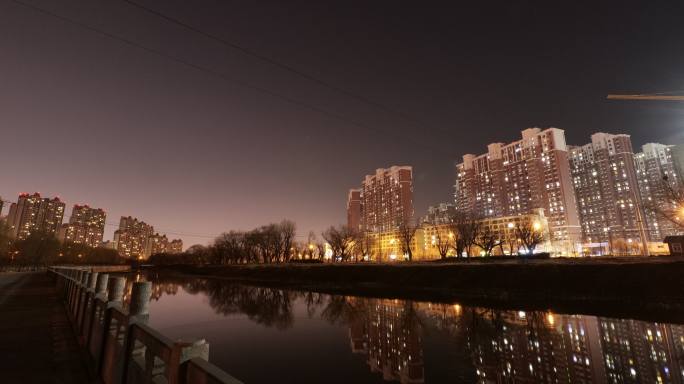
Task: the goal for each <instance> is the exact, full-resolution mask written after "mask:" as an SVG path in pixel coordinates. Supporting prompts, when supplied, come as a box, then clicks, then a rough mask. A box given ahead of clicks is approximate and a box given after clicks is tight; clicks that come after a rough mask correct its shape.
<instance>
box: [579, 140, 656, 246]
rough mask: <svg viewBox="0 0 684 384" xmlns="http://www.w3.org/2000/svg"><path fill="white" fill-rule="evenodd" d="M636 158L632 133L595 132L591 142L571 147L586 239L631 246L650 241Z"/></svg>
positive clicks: (592, 241)
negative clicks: (646, 228) (638, 180)
mask: <svg viewBox="0 0 684 384" xmlns="http://www.w3.org/2000/svg"><path fill="white" fill-rule="evenodd" d="M634 160H635V159H634V152H633V150H632V143H631V140H630V137H629V135H624V134H619V135H613V134H608V133H595V134H593V135H592V136H591V143H588V144H586V145H583V146H579V147H572V149H571V168H572V177H573V185H574V189H575V194H576V197H577V203H578V206H579V213H580V218H581V223H582V234H583V237H584V241H585V242H587V243H606V244H608V246H609V247H616V246H618V245H619V246H623V245H624V247H628V246H629V245H631V244H633V245H634V246H639V244H645V243H646V242H647V241H648V236H647V234H646V231H645V226H646V223H645V220H644V217H643V216H644V211H643V206H642V202H641V197H640V193H639V186H638V182H637V172H636V166H635V161H634ZM623 243H624V244H623Z"/></svg>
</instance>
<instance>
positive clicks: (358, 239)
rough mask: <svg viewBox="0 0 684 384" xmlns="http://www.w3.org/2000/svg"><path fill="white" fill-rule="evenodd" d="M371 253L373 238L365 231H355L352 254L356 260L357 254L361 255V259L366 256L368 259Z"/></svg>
mask: <svg viewBox="0 0 684 384" xmlns="http://www.w3.org/2000/svg"><path fill="white" fill-rule="evenodd" d="M372 253H373V239H372V238H371V235H370V233H368V232H365V231H356V233H355V239H354V255H355V257H356V261H358V257H359V256H361V258H362V259H363V258H364V257H366V256H368V259H369V260H370V259H371V257H372Z"/></svg>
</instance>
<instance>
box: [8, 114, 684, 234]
mask: <svg viewBox="0 0 684 384" xmlns="http://www.w3.org/2000/svg"><path fill="white" fill-rule="evenodd" d="M553 130H556V131H558V132H560V133H559V135H560V140H561V141H562V143H561V144H562V146H563V147H567V152H568V155H566V156H568V157H569V156H570V154H572V153H575V152H577V151H580V150H581V149H582V148H586V147H587V146H591V143H590V144H587V145H578V144H576V143H565V139H564V136H565V131H564V130H562V129H558V128H556V127H550V128H543V129H541V128H537V127H534V128H528V129H525V130H523V131H522V134H523V137H524V135H525V132H530V133H528V135H543V134H544V133H545V132H551V131H553ZM552 136H553V135H552ZM594 137H601V138H602V139H601V140H605V139H604V138H605V137H608V138H615V137H621V138H624V140H626V142H624V143H625V144H626V145H628V146H629V148H628V151H629V153H630V155H629V156H630V161H631V162H632V163H633V165H634V166H635V167H636V166H638V164H639V163H643V162H644V160H641V161H637V159H638V158H639V156H643V153H644V152H639V151H638V150H634V149H633V148H637V149H639V150H641V151H656V152H657V151H662V150H664V148H671V149H672V152H673V157H674V153H676V154H677V156H676V157H674V163H675V164H670V166H675V167H676V166H677V162H678V161H679V162H681V161H682V159H684V151H683V149H684V145H673V144H662V143H655V142H653V141H647V142H646V143H644V144H643V145H640V146H636V145H633V143H631V135H629V134H625V133H605V132H596V133H593V134H591V138H592V140H595V139H594ZM522 142H523V141H520V140H519V141H512V142H511V143H509V144H504V143H501V142H498V141H495V142H493V143H490V144H488V145H487V146H486V147H487V148H488V149H489V150H490V151H494V152H492V153H496V152H497V151H502V149H501V148H502V147H503V148H504V149H505V148H508V147H511V148H513V146H514V145H516V143H522ZM566 144H567V145H566ZM595 145H596V144H595ZM604 145H605V144H604ZM623 145H624V144H623ZM482 146H483V147H484V144H483V145H482ZM471 152H472V151H471ZM475 152H477V151H475ZM503 152H505V151H502V153H503ZM485 155H486V154H483V155H477V156H475V155H472V154H471V153H465V154H463V156H462V159H466V158H467V159H468V161H469V162H475V161H476V160H477V159H480V158H483V157H484V156H485ZM490 155H491V153H490ZM650 156H651V157H652V156H657V155H650ZM668 156H669V155H668ZM489 157H490V156H487V158H489ZM568 161H569V162H570V163H571V164H572V163H573V161H572V160H571V159H570V157H569V160H568ZM671 161H672V160H671ZM635 162H636V163H635ZM641 166H642V167H643V166H645V165H643V164H642V165H641ZM462 167H463V163H458V164H456V165H455V166H454V180H456V185H458V180H459V179H460V177H459V174H460V173H459V172H460V171H459V169H461V168H462ZM651 167H653V166H651ZM658 167H660V166H658ZM403 168H407V169H408V170H409V171H408V172H409V175H411V174H412V173H413V167H412V166H403V167H401V166H399V167H398V166H391V167H389V168H387V169H382V168H378V169H376V172H381V171H382V172H389V171H390V170H391V169H392V170H394V169H403ZM570 169H572V175H573V176H575V173H574V172H575V169H574V168H573V166H572V165H570ZM658 169H660V168H658ZM668 169H669V172H673V171H676V170H675V169H671V168H668ZM635 172H636V168H634V167H633V168H632V173H634V175H633V177H636V173H635ZM642 172H645V170H643V171H642ZM679 172H680V171H676V172H675V173H674V174H675V175H678V173H679ZM366 173H369V172H366ZM656 173H658V172H651V176H650V177H651V178H653V175H655V174H656ZM644 175H645V174H644ZM374 177H375V174H373V175H366V176H365V177H364V180H363V182H364V183H365V182H367V181H368V180H369V178H371V179H372V178H374ZM679 177H681V176H679ZM507 182H508V180H507ZM634 182H636V180H634ZM649 182H650V184H649V185H651V184H653V185H654V186H655V183H657V182H658V180H657V177H656V180H649ZM567 183H568V184H570V180H568V181H567ZM639 184H640V188H641V182H640V183H639ZM410 185H411V190H410V197H409V199H410V201H411V205H412V207H411V210H412V213H411V215H410V217H411V220H412V221H416V223H415V224H419V223H418V221H419V220H418V218H421V217H423V216H424V214H425V213H427V212H428V211H429V209H430V208H432V207H433V205H435V204H443V203H440V202H430V203H429V206H427V207H426V208H425V209H423V210H421V211H418V210H414V209H413V201H414V200H415V199H414V196H420V187H419V193H418V194H416V195H414V188H413V180H412V177H411V181H410ZM657 187H660V186H657ZM450 188H451V196H450V197H451V199H445V201H447V202H448V203H449V204H453V203H456V205H458V199H459V197H458V196H454V195H453V192H454V185H451V186H450ZM660 188H661V187H660ZM362 190H363V188H361V189H359V188H356V189H355V188H352V189H349V188H347V191H348V192H347V203H346V208H345V212H344V213H343V216H342V217H341V218H340V219H339V220H338V221H337V222H335V221H334V219H333V220H331V221H329V222H328V223H327V224H324V226H323V227H322V228H320V229H310V230H304V229H302V228H301V227H300V228H298V231H297V238H298V239H300V240H301V239H302V238H305V237H306V236H307V233H309V231H314V233H320V232H321V231H322V230H323V229H325V228H327V227H328V226H330V225H337V224H349V223H350V217H349V214H350V211H349V204H350V201H351V200H350V199H352V193H353V192H357V193H359V192H361V191H362ZM34 194H39V195H40V192H34ZM570 194H571V197H572V198H573V199H575V198H576V199H577V200H578V201H577V203H576V204H577V209H578V212H579V210H580V201H579V199H580V198H581V192H580V190H577V189H572V188H571V192H570ZM643 194H644V191H641V192H640V193H639V195H640V197H642V195H643ZM18 195H19V197H20V198H21V196H23V195H26V196H29V195H31V194H29V193H28V192H20V193H19V194H18ZM0 196H2V195H0ZM31 196H33V195H31ZM54 196H55V197H53V198H51V199H56V200H58V201H61V202H62V204H64V203H66V202H67V201H66V200H64V199H62V198H61V197H60V196H59V195H54ZM362 196H363V193H361V194H360V195H358V196H357V197H356V199H359V198H362ZM643 198H646V197H645V196H643ZM2 199H3V203H4V205H0V217H2V216H8V214H9V209H10V207H11V204H12V203H13V201H11V200H9V199H8V198H7V197H4V196H3V197H2ZM640 204H642V203H640ZM342 205H344V202H342ZM67 207H69V208H67ZM74 207H89V204H87V203H76V204H73V206H72V205H70V203H69V204H66V206H65V207H64V208H63V212H62V215H63V218H64V221H63V222H64V224H68V221H67V220H66V218H67V217H68V216H70V215H72V214H73V208H74ZM359 207H360V206H359ZM523 208H524V207H523ZM358 209H359V214H361V211H360V209H361V208H358ZM499 209H503V208H499ZM642 209H643V208H642ZM518 210H519V208H518ZM105 211H106V209H105ZM523 211H524V214H526V213H530V212H531V211H529V210H527V209H523V210H522V211H521V212H523ZM502 212H503V210H502ZM516 212H517V211H516ZM645 213H646V212H645ZM518 214H523V213H518ZM547 214H548V213H547ZM649 214H651V215H653V214H654V213H649ZM127 216H128V217H130V216H135V217H138V216H140V215H135V214H128V215H113V216H111V217H121V218H122V219H123V218H124V217H127ZM489 216H491V217H504V216H505V215H503V214H502V213H499V212H498V213H493V214H487V213H485V214H483V217H489ZM143 220H147V219H143ZM358 220H361V218H360V217H359V219H358ZM652 220H655V216H653V219H652ZM361 221H362V220H361ZM580 221H581V220H580ZM644 221H646V220H645V218H644ZM651 222H652V221H651ZM651 222H648V225H649V226H650V225H652V224H651ZM658 222H659V224H660V225H663V224H665V225H667V224H666V220H661V219H660V218H659V219H658ZM585 224H586V223H585ZM118 227H119V223H115V222H114V221H111V220H108V221H107V222H106V223H105V230H104V234H103V240H104V241H105V242H106V241H112V240H113V239H114V236H115V232H116V230H117V228H118ZM160 228H161V227H160ZM603 228H604V227H603V226H601V228H599V231H600V230H602V229H603ZM234 229H236V228H219V229H217V230H216V232H211V233H192V232H186V231H185V230H184V227H180V228H168V229H166V230H164V229H158V231H160V232H162V233H163V234H167V235H170V236H172V237H178V238H180V239H181V240H182V241H183V244H184V248H187V247H189V246H191V245H193V244H203V245H206V244H209V243H211V241H212V240H213V239H214V238H216V237H217V236H219V235H220V234H221V233H224V232H227V231H229V230H234ZM239 229H242V228H239ZM647 231H649V232H654V230H653V229H647ZM59 232H60V231H59V229H58V230H57V231H55V234H56V235H58V237H61V236H63V234H59ZM655 232H657V231H655ZM665 233H666V234H667V233H669V232H665ZM649 237H650V235H649ZM583 241H585V242H587V241H589V242H591V238H589V239H588V240H587V238H586V237H584V239H583ZM602 241H605V239H604V240H602Z"/></svg>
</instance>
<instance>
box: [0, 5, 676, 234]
mask: <svg viewBox="0 0 684 384" xmlns="http://www.w3.org/2000/svg"><path fill="white" fill-rule="evenodd" d="M30 4H31V5H33V6H35V7H38V8H41V9H45V10H47V11H48V12H49V13H50V14H54V15H58V16H60V17H63V18H66V19H68V20H72V21H75V22H78V23H81V24H85V25H88V26H91V27H93V28H96V29H97V30H102V31H104V32H107V33H110V34H113V35H115V36H119V37H121V38H124V39H128V40H131V41H134V42H136V43H137V44H140V45H142V46H144V47H148V48H151V49H154V50H158V51H159V50H160V51H162V52H163V53H165V54H168V55H172V56H174V57H179V58H180V59H182V60H183V61H188V62H190V63H192V64H196V65H200V66H202V67H206V68H208V69H210V70H213V71H217V72H220V73H223V74H225V73H230V74H235V75H236V76H237V77H238V78H240V79H244V80H245V81H246V82H248V83H253V84H254V85H256V86H259V87H262V88H265V89H267V90H269V91H273V92H278V93H280V94H284V95H285V96H288V97H291V98H292V99H294V100H297V101H301V102H302V103H305V104H306V105H308V106H312V107H315V108H320V109H323V110H326V111H329V112H330V113H332V114H334V115H340V116H343V119H342V120H340V119H336V118H334V117H331V116H330V115H326V114H325V113H319V112H316V111H314V110H311V108H307V107H303V106H296V105H293V104H292V103H287V102H285V101H284V100H283V99H282V98H277V97H271V96H269V95H267V94H264V92H257V91H255V90H253V89H245V88H244V87H240V86H237V87H236V84H235V83H234V82H233V83H231V82H229V81H223V80H221V79H219V78H218V77H217V76H214V75H211V74H210V73H208V72H207V71H200V70H194V69H192V68H188V66H187V65H182V64H180V63H177V62H176V63H174V62H173V61H172V60H169V59H165V58H162V57H159V56H155V55H153V54H150V53H149V52H145V51H144V50H142V49H140V48H136V47H133V46H130V45H127V44H125V43H122V42H121V41H119V40H116V39H112V38H109V37H105V36H102V35H101V34H98V33H96V32H93V31H89V30H87V29H86V28H83V27H79V26H77V25H75V24H74V23H73V22H69V21H65V20H62V19H59V18H57V17H55V16H51V15H50V14H45V13H41V12H38V11H36V10H35V9H33V8H30V7H26V6H23V5H21V4H19V3H16V2H7V3H3V4H2V5H0V15H2V16H0V17H2V19H3V23H2V29H1V32H2V34H1V35H2V37H1V38H0V48H2V49H3V52H7V57H8V60H7V61H5V62H3V64H2V67H1V68H2V70H3V73H4V78H5V83H4V89H5V95H4V96H3V97H2V99H0V101H1V102H0V115H1V116H3V119H2V124H3V125H2V126H3V132H4V133H6V135H5V137H6V138H9V139H13V140H14V141H16V142H17V143H26V145H10V144H9V143H8V142H7V141H3V143H4V144H5V145H4V148H3V151H0V160H1V162H2V163H3V164H16V165H15V166H6V167H4V168H3V173H2V178H3V182H2V183H1V185H0V196H3V197H4V198H5V199H13V198H14V196H16V195H17V194H18V192H21V191H31V192H32V191H41V192H43V193H44V194H46V195H49V196H55V195H59V196H64V197H65V199H66V200H67V201H69V202H70V203H71V202H74V203H77V202H81V203H82V202H86V203H88V204H91V205H93V206H98V207H106V208H107V210H108V212H109V213H110V214H111V217H119V216H127V215H135V216H136V217H141V218H142V219H144V220H146V221H148V222H154V223H157V224H158V225H159V228H160V229H170V230H174V231H179V232H184V233H193V234H202V235H206V234H209V235H214V234H218V233H220V232H221V231H223V230H225V229H233V228H234V229H247V228H253V227H255V226H257V225H260V224H262V223H267V222H278V221H280V220H282V219H283V218H289V219H292V220H294V221H295V222H296V223H297V224H298V228H299V233H300V235H301V234H305V233H307V232H308V230H314V231H316V232H320V230H322V229H323V228H325V227H326V226H328V225H330V224H336V223H343V222H344V221H345V206H344V199H345V191H346V190H347V188H348V187H349V186H352V185H355V184H356V183H357V182H358V179H359V177H360V176H362V175H364V174H366V173H367V172H368V171H369V170H372V169H375V168H377V167H385V166H389V165H391V164H409V165H411V166H412V167H413V169H414V175H413V177H414V183H415V185H416V186H417V188H416V193H415V201H414V206H415V210H416V212H417V213H419V214H421V213H422V212H425V210H426V208H427V207H428V206H429V205H432V204H434V203H436V202H440V201H450V200H451V198H450V197H451V194H452V190H451V185H452V183H453V175H454V169H453V168H454V165H455V164H456V163H457V162H459V158H460V156H461V155H462V154H465V153H468V152H469V147H471V146H473V145H480V144H484V143H491V142H495V141H497V140H502V141H506V142H509V141H511V140H514V139H515V138H516V137H517V134H518V132H519V131H520V130H522V129H525V128H527V127H534V126H540V127H547V126H556V127H559V128H561V129H564V130H565V131H566V136H567V141H568V143H569V144H581V143H584V142H585V141H586V138H587V137H588V136H589V133H591V132H609V133H628V134H630V135H632V144H633V146H634V147H635V148H637V147H640V146H641V145H642V144H645V143H648V142H661V143H664V144H681V143H682V142H683V140H684V134H683V133H682V132H684V129H682V128H683V125H682V124H684V118H683V116H684V109H683V108H682V106H681V105H678V104H676V103H662V102H624V101H607V100H605V96H606V95H607V94H608V93H612V92H628V93H632V92H634V93H639V92H667V91H672V90H676V89H681V88H684V87H683V86H682V84H684V78H682V77H681V74H680V73H679V72H678V70H677V69H678V68H681V67H682V64H683V63H684V54H682V53H681V50H679V49H677V47H678V46H679V45H678V43H679V42H678V41H677V39H676V36H678V35H681V34H679V33H678V31H679V30H680V29H681V28H682V27H681V25H680V24H681V23H678V22H677V19H676V18H675V15H676V14H678V12H677V8H676V7H677V6H673V7H674V9H670V8H667V7H651V6H648V5H621V6H620V8H621V10H622V12H619V14H618V13H616V12H615V9H614V7H612V6H609V5H606V4H598V5H595V6H594V7H593V8H592V12H585V9H584V8H583V7H581V6H579V5H573V6H569V7H566V8H564V9H562V10H558V9H554V7H552V6H550V5H549V6H540V7H533V6H529V5H506V6H503V7H501V8H500V9H487V8H486V7H484V6H482V5H468V6H465V7H460V8H459V9H458V10H456V9H455V8H454V9H451V8H448V9H445V10H442V12H435V10H434V9H430V8H424V9H418V10H416V9H414V8H413V7H406V6H403V5H400V4H395V3H392V4H391V5H389V4H385V3H378V4H376V5H373V6H368V7H367V8H364V9H360V10H359V9H352V8H353V7H345V6H341V5H340V6H330V7H320V6H315V5H311V4H310V5H301V9H299V8H297V9H296V10H297V11H299V12H287V11H288V10H289V9H288V8H286V7H297V6H295V5H283V4H271V5H268V6H265V7H264V8H263V9H260V8H258V7H256V6H254V5H249V4H243V5H242V7H244V8H240V9H233V7H232V6H231V5H225V4H224V5H218V4H212V5H211V6H207V7H189V6H188V5H184V4H171V3H168V4H160V3H155V2H151V1H149V2H145V3H144V4H145V5H147V6H149V7H151V8H154V9H158V10H159V11H160V12H162V13H164V14H168V15H171V16H172V17H174V18H178V19H182V20H184V21H186V22H187V23H189V24H191V25H194V26H196V27H197V28H199V29H201V30H203V31H208V32H210V33H212V34H214V35H218V36H220V37H222V38H225V39H229V40H231V41H236V42H237V43H239V45H241V46H245V47H247V48H248V49H249V50H250V51H254V52H256V53H257V54H259V55H261V56H264V57H268V58H272V59H274V60H276V61H278V62H282V63H285V64H287V65H288V66H290V67H293V68H296V69H298V70H300V71H301V72H302V73H305V74H307V75H310V76H313V77H315V78H320V79H323V80H324V81H325V82H326V83H329V84H332V85H334V86H335V87H337V88H342V89H344V90H347V91H349V92H350V93H352V94H353V95H356V96H361V97H363V98H365V99H368V100H371V101H375V102H377V103H379V104H381V105H383V106H387V107H389V109H390V110H391V111H392V112H388V111H387V110H384V109H383V108H378V107H377V106H373V105H371V104H369V103H367V102H362V101H360V100H359V99H358V98H355V97H350V96H349V95H344V94H341V93H340V92H335V91H333V90H331V89H330V88H327V87H321V86H320V84H316V83H315V82H311V81H310V80H307V79H306V78H303V77H302V76H299V75H296V74H293V73H291V72H288V71H285V70H283V69H282V68H278V67H277V66H272V65H270V64H268V63H266V62H264V61H263V60H257V59H255V58H254V57H252V56H248V55H247V56H246V55H244V54H243V53H240V52H238V51H236V50H230V49H228V48H226V47H225V46H224V45H221V44H218V43H216V42H215V41H212V40H210V39H207V38H206V37H204V36H201V35H198V34H196V33H191V32H189V31H187V30H182V29H179V28H177V27H176V26H174V25H172V24H169V23H168V22H166V21H164V20H162V19H160V18H158V17H155V16H153V15H151V14H148V13H145V12H142V11H141V10H140V9H135V8H132V7H130V6H129V5H126V4H123V3H119V2H112V3H101V4H99V3H98V6H90V5H89V4H87V3H85V2H83V1H77V0H73V1H69V2H66V3H64V2H61V3H60V4H54V3H51V2H46V1H34V2H31V3H30ZM65 5H67V6H65ZM679 6H681V5H679ZM236 11H237V12H236ZM643 14H649V15H651V16H652V17H653V18H657V19H658V20H660V22H658V23H654V22H651V21H650V20H647V19H646V18H644V17H643V16H642V15H643ZM109 15H114V17H109ZM283 15H287V16H286V17H283ZM311 19H316V20H321V23H320V24H316V25H311V24H310V23H309V22H308V21H309V20H311ZM245 20H249V22H248V23H247V22H245ZM293 25H294V26H296V27H294V28H293V27H292V26H293ZM340 31H341V32H342V33H339V32H340ZM474 31H482V33H480V32H477V33H474ZM368 36H373V39H368ZM647 36H653V38H650V37H647ZM656 36H657V39H656V38H655V37H656ZM578 42H581V43H578ZM27 47H30V49H27ZM311 52H315V54H311ZM643 52H647V53H649V54H648V55H644V54H643ZM359 57H362V58H363V59H359ZM493 58H496V59H495V60H493ZM397 111H400V112H401V113H397ZM402 115H403V116H402ZM406 116H408V117H409V119H406V118H405V117H406ZM353 121H358V122H359V123H360V124H361V125H362V126H363V127H361V126H359V125H354V124H353V123H352V122H353ZM264 138H265V140H264ZM5 140H8V139H5ZM29 144H30V145H29ZM378 144H382V145H378ZM246 149H249V150H246ZM340 158H345V161H339V160H338V159H340ZM142 197H145V198H142ZM207 202H211V203H207ZM67 209H69V208H67ZM65 214H67V215H68V214H69V211H68V210H67V212H65ZM113 230H114V227H113V226H107V230H106V234H105V237H106V238H111V236H112V234H113ZM208 240H210V239H205V238H191V237H185V238H184V241H185V243H186V244H188V245H190V244H193V243H205V242H207V241H208Z"/></svg>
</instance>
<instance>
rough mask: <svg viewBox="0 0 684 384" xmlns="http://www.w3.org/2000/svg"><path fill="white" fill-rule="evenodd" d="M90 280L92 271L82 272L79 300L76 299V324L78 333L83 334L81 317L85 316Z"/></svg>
mask: <svg viewBox="0 0 684 384" xmlns="http://www.w3.org/2000/svg"><path fill="white" fill-rule="evenodd" d="M88 280H90V271H87V270H86V271H83V273H82V274H81V284H80V285H79V287H78V300H76V313H75V314H74V315H75V316H74V320H75V321H74V325H75V326H76V330H77V332H76V334H77V335H80V334H81V319H82V317H83V314H82V312H83V307H84V306H85V300H86V298H87V295H88Z"/></svg>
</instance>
